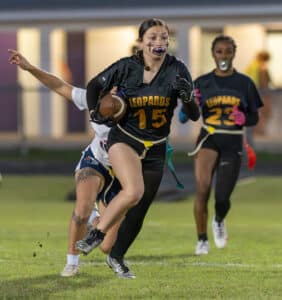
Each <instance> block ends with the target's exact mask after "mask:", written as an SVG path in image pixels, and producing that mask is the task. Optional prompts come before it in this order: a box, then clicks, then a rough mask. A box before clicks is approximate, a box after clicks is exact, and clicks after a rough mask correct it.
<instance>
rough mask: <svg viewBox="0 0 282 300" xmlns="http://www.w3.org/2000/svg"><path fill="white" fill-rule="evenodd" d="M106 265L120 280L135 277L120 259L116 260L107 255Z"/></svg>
mask: <svg viewBox="0 0 282 300" xmlns="http://www.w3.org/2000/svg"><path fill="white" fill-rule="evenodd" d="M107 264H108V266H109V267H110V268H111V269H113V271H114V272H115V273H116V274H117V276H118V277H120V278H130V279H133V278H136V276H135V275H134V274H133V273H131V272H130V270H129V268H128V267H127V265H126V264H125V263H124V261H123V259H122V258H121V259H118V258H114V257H111V256H110V255H108V257H107Z"/></svg>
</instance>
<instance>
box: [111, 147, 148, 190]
mask: <svg viewBox="0 0 282 300" xmlns="http://www.w3.org/2000/svg"><path fill="white" fill-rule="evenodd" d="M109 158H110V162H111V164H112V168H113V170H114V173H115V176H116V177H117V178H118V180H119V182H120V184H121V186H122V188H123V189H133V190H140V189H141V190H144V182H143V176H142V165H141V160H140V158H139V156H138V154H137V152H136V151H135V150H134V149H133V148H132V147H131V146H129V145H127V144H125V143H116V144H114V145H112V146H111V147H110V149H109Z"/></svg>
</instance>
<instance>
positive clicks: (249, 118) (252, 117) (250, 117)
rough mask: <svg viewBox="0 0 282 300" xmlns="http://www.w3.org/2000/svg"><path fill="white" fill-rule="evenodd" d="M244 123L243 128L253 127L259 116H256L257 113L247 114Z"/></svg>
mask: <svg viewBox="0 0 282 300" xmlns="http://www.w3.org/2000/svg"><path fill="white" fill-rule="evenodd" d="M245 115H246V122H245V124H244V126H254V125H256V124H257V122H258V119H259V116H258V112H257V111H255V112H247V113H246V114H245Z"/></svg>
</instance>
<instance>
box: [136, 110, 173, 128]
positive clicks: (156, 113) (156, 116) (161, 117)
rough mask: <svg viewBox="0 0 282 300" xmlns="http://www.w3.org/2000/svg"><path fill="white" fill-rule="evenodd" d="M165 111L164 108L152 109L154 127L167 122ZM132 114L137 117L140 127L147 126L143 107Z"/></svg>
mask: <svg viewBox="0 0 282 300" xmlns="http://www.w3.org/2000/svg"><path fill="white" fill-rule="evenodd" d="M165 112H166V108H162V109H153V110H152V121H153V122H152V126H153V127H154V128H159V127H162V126H163V125H164V124H165V123H166V122H167V119H166V116H165ZM133 116H134V117H138V118H139V128H140V129H145V128H147V118H146V113H145V109H143V108H141V109H139V110H138V111H137V112H136V113H135V114H134V115H133Z"/></svg>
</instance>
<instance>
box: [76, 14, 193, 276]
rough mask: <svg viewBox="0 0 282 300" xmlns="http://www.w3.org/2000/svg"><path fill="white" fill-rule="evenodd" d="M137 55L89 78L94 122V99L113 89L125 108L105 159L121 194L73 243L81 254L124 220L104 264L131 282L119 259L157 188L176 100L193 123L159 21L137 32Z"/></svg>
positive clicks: (185, 76)
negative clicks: (87, 231)
mask: <svg viewBox="0 0 282 300" xmlns="http://www.w3.org/2000/svg"><path fill="white" fill-rule="evenodd" d="M138 42H139V45H138V46H139V49H141V50H140V51H138V53H137V55H133V56H131V57H127V58H123V59H121V60H119V61H117V62H116V63H114V64H113V65H111V66H110V67H109V68H107V69H106V70H104V71H103V72H101V73H100V74H98V76H96V77H95V78H93V79H92V80H91V81H90V82H89V84H88V87H87V102H88V107H89V110H90V115H91V116H92V117H93V118H94V119H95V120H96V119H97V118H98V117H99V116H98V115H97V109H96V108H97V102H98V99H99V95H100V94H101V93H103V92H105V91H108V90H111V88H112V87H113V86H118V87H119V89H120V90H122V92H123V93H124V95H125V96H124V98H125V101H126V102H127V108H128V109H127V114H126V116H125V117H124V118H123V119H122V120H121V122H120V123H119V124H118V125H116V126H113V127H112V129H111V131H110V133H109V139H108V149H109V151H108V153H109V158H110V162H111V164H112V167H113V170H114V172H115V174H116V176H117V178H118V179H119V181H120V183H121V186H122V190H121V191H120V192H119V194H118V195H117V196H116V197H114V199H113V201H111V203H110V204H109V205H108V206H107V208H106V209H105V212H104V214H103V216H101V218H100V222H99V224H98V225H97V228H96V229H95V230H93V231H91V232H90V233H89V235H88V236H87V237H86V238H85V239H83V240H81V241H79V242H78V243H77V248H78V249H80V250H81V251H82V252H83V253H85V254H87V253H89V252H90V251H91V250H92V249H94V248H95V247H97V246H98V245H99V244H100V243H101V242H102V241H103V239H104V236H105V235H106V233H107V232H108V230H109V229H110V228H111V226H112V225H113V224H115V222H116V221H117V220H119V219H120V217H121V216H123V215H124V214H126V213H127V214H126V218H125V219H124V221H123V223H122V224H121V227H120V229H119V232H118V238H117V241H116V243H115V245H114V247H113V249H112V251H111V253H110V255H109V256H108V259H107V263H108V265H109V266H110V267H112V268H113V270H114V271H115V272H116V273H117V274H118V275H119V276H122V277H129V278H132V276H131V275H132V273H131V272H130V271H129V269H128V267H127V266H126V265H125V264H124V260H123V259H124V255H125V253H126V251H127V250H128V248H129V247H130V245H131V244H132V242H133V241H134V239H135V238H136V236H137V235H138V233H139V231H140V229H141V227H142V224H143V221H144V218H145V215H146V213H147V211H148V208H149V206H150V205H151V203H152V201H153V199H154V197H155V194H156V192H157V190H158V188H159V185H160V182H161V178H162V175H163V167H164V162H165V152H166V138H167V136H168V135H169V131H170V124H171V119H172V116H173V111H174V109H175V107H176V106H177V99H178V98H181V99H182V102H183V108H184V110H185V112H186V114H187V115H188V116H189V117H190V118H191V119H192V120H197V119H198V118H199V109H198V105H197V104H196V103H195V102H194V97H193V83H192V80H191V76H190V73H189V71H188V70H187V68H186V66H185V65H184V64H183V63H182V62H181V61H179V60H177V59H176V58H175V57H174V56H170V55H169V54H167V50H168V43H169V30H168V26H167V25H166V23H165V22H164V21H162V20H159V19H149V20H145V21H144V22H143V23H142V24H141V26H140V27H139V37H138ZM98 119H99V118H98Z"/></svg>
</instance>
